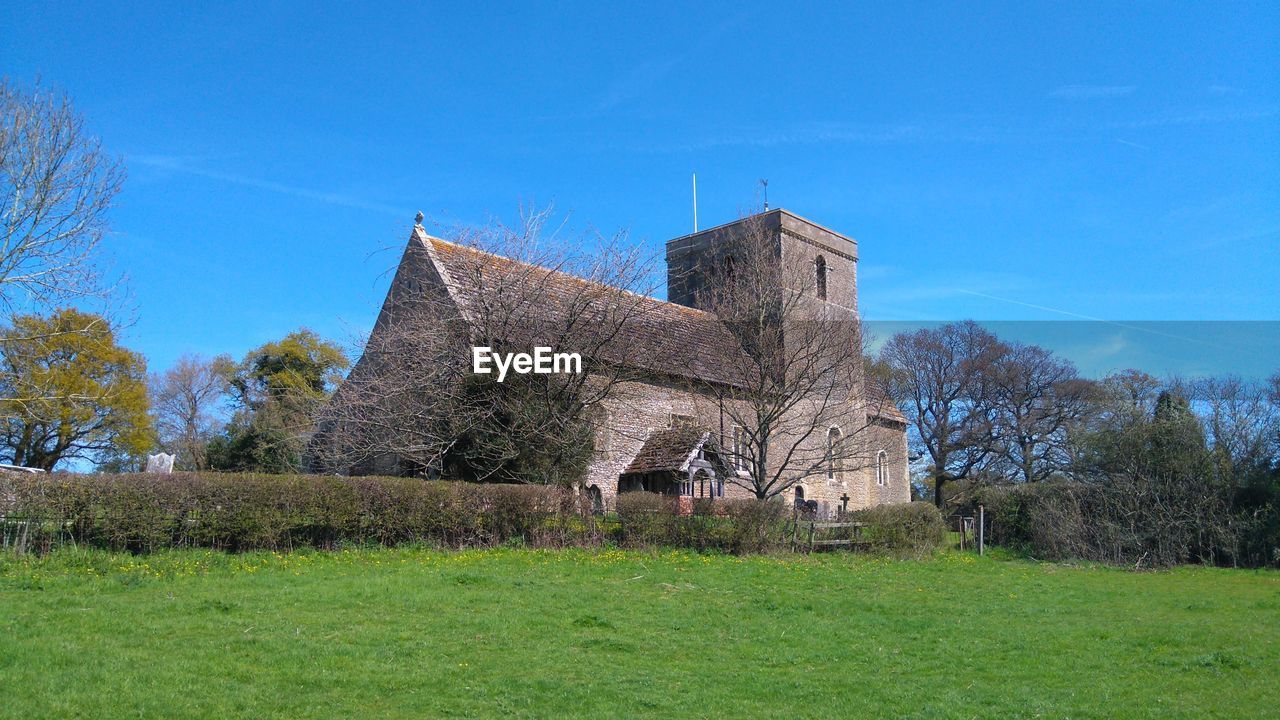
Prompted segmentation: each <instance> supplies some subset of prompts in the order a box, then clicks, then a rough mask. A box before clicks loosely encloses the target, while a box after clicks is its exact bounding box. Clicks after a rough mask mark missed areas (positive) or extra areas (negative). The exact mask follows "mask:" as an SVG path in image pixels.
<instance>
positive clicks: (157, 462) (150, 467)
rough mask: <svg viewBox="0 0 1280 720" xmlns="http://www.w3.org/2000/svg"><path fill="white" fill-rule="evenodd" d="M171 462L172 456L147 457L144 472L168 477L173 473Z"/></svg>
mask: <svg viewBox="0 0 1280 720" xmlns="http://www.w3.org/2000/svg"><path fill="white" fill-rule="evenodd" d="M173 460H174V456H173V455H170V454H168V453H158V454H156V455H148V456H147V470H146V471H147V472H148V473H156V474H158V475H170V474H172V473H173Z"/></svg>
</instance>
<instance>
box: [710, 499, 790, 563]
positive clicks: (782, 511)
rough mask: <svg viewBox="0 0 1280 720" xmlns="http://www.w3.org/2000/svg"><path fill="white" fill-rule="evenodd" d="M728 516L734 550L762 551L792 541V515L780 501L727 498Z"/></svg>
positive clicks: (730, 544)
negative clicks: (790, 531)
mask: <svg viewBox="0 0 1280 720" xmlns="http://www.w3.org/2000/svg"><path fill="white" fill-rule="evenodd" d="M723 506H724V512H725V515H726V516H727V517H728V518H729V520H730V521H731V523H730V526H729V527H730V528H731V531H730V532H729V534H728V537H727V542H728V547H726V548H725V549H726V550H728V551H729V552H732V553H737V554H744V553H761V552H767V551H769V550H771V549H774V548H778V547H782V545H783V544H784V543H789V542H790V538H789V537H788V531H789V528H790V524H789V523H790V517H789V514H788V513H787V506H786V504H785V503H783V502H781V501H777V500H774V501H769V502H761V501H759V500H726V501H724V503H723Z"/></svg>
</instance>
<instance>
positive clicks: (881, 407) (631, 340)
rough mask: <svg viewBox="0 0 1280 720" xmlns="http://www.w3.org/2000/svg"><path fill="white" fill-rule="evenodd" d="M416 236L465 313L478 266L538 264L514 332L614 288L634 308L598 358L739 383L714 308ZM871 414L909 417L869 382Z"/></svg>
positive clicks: (515, 269)
mask: <svg viewBox="0 0 1280 720" xmlns="http://www.w3.org/2000/svg"><path fill="white" fill-rule="evenodd" d="M415 237H416V238H417V239H418V240H419V241H420V242H422V244H423V246H424V247H426V249H427V254H428V257H430V258H431V261H432V262H433V263H434V264H435V265H436V268H437V270H438V271H439V273H440V276H441V278H442V279H443V280H444V282H445V285H446V286H447V288H448V290H449V294H450V297H452V298H453V300H454V302H456V303H457V304H458V307H459V309H460V310H461V311H462V313H463V315H464V316H467V315H468V314H469V313H470V312H472V310H473V307H472V306H473V305H476V304H478V303H480V302H482V301H483V292H484V289H483V288H482V287H480V286H479V285H478V282H479V281H480V280H481V279H482V278H483V277H484V276H483V275H482V274H481V272H478V270H483V272H484V273H492V274H494V275H495V276H498V277H501V276H503V275H504V274H505V275H506V276H508V277H512V276H516V277H518V276H520V275H521V274H524V275H527V274H528V273H529V272H531V271H534V270H538V271H540V274H539V276H538V279H537V283H538V290H539V292H540V297H539V298H538V301H539V302H538V304H537V306H536V307H534V306H530V307H528V308H525V310H526V311H527V314H526V315H525V316H524V317H522V318H521V319H522V320H524V322H522V323H519V325H520V328H519V329H520V330H522V331H524V332H527V333H529V335H530V337H526V338H509V339H510V340H513V341H515V340H521V339H523V340H526V341H531V342H532V341H537V340H538V339H539V338H538V337H537V334H538V328H539V327H540V326H542V327H545V326H546V323H545V322H543V321H544V320H545V319H546V318H551V319H552V320H553V321H554V320H557V319H559V320H565V319H567V318H571V317H573V316H574V315H575V313H576V311H577V310H578V309H579V308H581V307H582V305H583V304H582V301H581V298H582V297H583V295H584V293H590V292H593V291H595V292H608V293H610V295H611V296H614V297H630V298H632V299H634V300H635V303H634V307H633V308H632V309H633V310H634V312H630V313H628V314H627V315H626V316H625V317H621V318H617V317H615V318H613V319H612V320H610V321H609V322H608V323H606V324H608V325H609V326H610V327H611V328H618V326H619V325H620V330H621V331H620V332H618V333H617V335H618V337H617V339H616V341H612V342H608V343H605V344H603V345H602V346H601V348H600V349H601V351H602V352H601V353H600V354H601V355H602V356H601V357H598V358H596V359H598V360H603V361H606V362H614V363H620V364H623V365H627V366H630V367H636V368H640V369H644V370H650V371H655V372H659V373H663V374H665V375H668V376H673V377H684V378H689V379H694V380H702V381H708V382H717V383H721V384H724V385H736V384H739V383H740V382H741V381H742V380H741V378H738V377H735V376H734V374H733V371H734V370H735V367H734V366H733V365H732V364H724V363H719V362H716V360H715V359H716V358H717V357H726V356H727V354H730V353H739V352H742V345H741V344H740V343H739V342H738V339H737V337H735V336H734V335H733V333H732V332H731V331H730V330H729V328H728V327H726V326H725V324H724V323H723V322H721V321H720V319H719V318H717V317H716V316H715V315H714V314H712V313H709V312H706V311H704V310H698V309H696V308H691V307H687V306H684V305H677V304H676V303H672V302H666V301H663V300H658V299H655V298H651V297H648V296H646V295H637V294H634V293H629V292H627V291H625V290H619V289H617V288H610V287H607V286H603V285H601V284H600V283H595V282H592V281H590V280H584V279H583V278H580V277H577V276H575V275H571V274H569V273H565V272H560V271H556V270H549V269H545V268H534V267H533V266H531V265H528V264H526V263H522V262H520V261H518V260H513V259H511V258H508V257H504V256H501V255H495V254H493V253H488V252H485V251H483V250H479V249H477V248H474V247H469V246H466V245H459V244H457V243H452V242H449V241H447V240H442V239H440V238H437V237H432V236H430V235H427V234H426V233H425V232H423V231H422V230H421V229H420V228H419V229H415ZM562 350H565V351H572V350H573V349H572V348H562ZM867 415H868V416H869V417H875V418H880V419H884V420H889V421H891V422H895V423H903V424H905V423H906V418H905V417H904V416H903V415H902V413H901V412H899V410H898V408H897V407H895V406H894V404H893V403H892V402H889V401H887V400H884V399H883V397H881V396H877V395H875V394H874V392H873V391H870V389H869V392H868V395H867Z"/></svg>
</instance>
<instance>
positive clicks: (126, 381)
mask: <svg viewBox="0 0 1280 720" xmlns="http://www.w3.org/2000/svg"><path fill="white" fill-rule="evenodd" d="M0 359H2V361H3V363H4V369H3V373H0V419H2V420H3V423H4V426H3V438H2V441H3V450H0V453H2V454H3V457H4V458H5V459H6V460H7V461H8V462H12V463H13V464H15V465H25V466H29V467H37V468H42V469H45V470H52V469H54V468H55V467H56V466H57V465H58V464H59V463H61V462H64V461H69V460H89V461H93V462H98V463H102V462H115V463H119V461H120V459H121V458H137V457H139V456H140V455H141V454H142V453H144V452H146V450H147V449H148V448H150V447H151V446H152V443H153V442H154V437H155V434H154V432H153V431H152V426H151V418H150V416H149V415H148V412H147V411H148V401H147V384H146V374H147V367H146V361H145V360H144V359H143V357H142V356H141V355H140V354H138V353H135V352H133V351H131V350H128V349H127V348H124V347H121V346H120V345H119V344H117V342H116V336H115V332H114V330H113V329H112V327H111V324H110V323H109V322H108V321H107V320H106V319H105V318H103V317H101V316H98V315H92V314H89V313H83V312H80V311H78V310H74V309H64V310H58V311H56V312H54V313H53V314H52V315H50V316H39V315H17V316H15V317H14V318H13V321H12V324H11V325H10V327H9V328H7V329H6V330H5V331H4V332H3V334H2V335H0Z"/></svg>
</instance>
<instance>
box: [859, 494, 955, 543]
mask: <svg viewBox="0 0 1280 720" xmlns="http://www.w3.org/2000/svg"><path fill="white" fill-rule="evenodd" d="M853 520H854V521H855V522H861V523H866V527H865V528H863V530H862V537H863V539H864V540H866V541H868V543H869V545H870V547H871V548H872V549H876V550H881V551H886V552H893V553H908V554H914V555H924V554H927V553H930V552H933V551H934V550H936V549H937V548H938V546H940V545H941V544H942V537H943V531H944V529H945V527H944V525H943V522H942V514H941V513H939V512H938V509H937V508H936V507H934V506H933V504H932V503H927V502H907V503H896V504H893V505H877V506H875V507H869V508H864V509H862V510H857V511H855V512H854V513H853Z"/></svg>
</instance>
